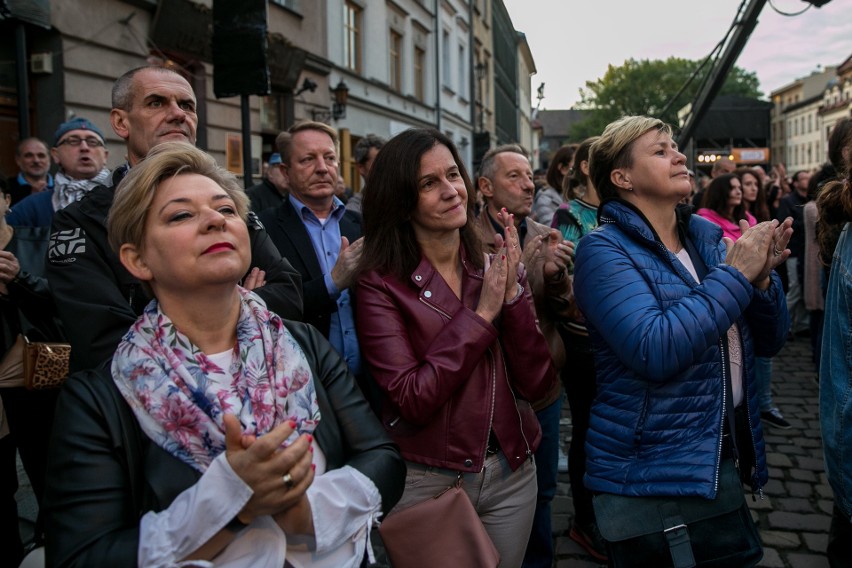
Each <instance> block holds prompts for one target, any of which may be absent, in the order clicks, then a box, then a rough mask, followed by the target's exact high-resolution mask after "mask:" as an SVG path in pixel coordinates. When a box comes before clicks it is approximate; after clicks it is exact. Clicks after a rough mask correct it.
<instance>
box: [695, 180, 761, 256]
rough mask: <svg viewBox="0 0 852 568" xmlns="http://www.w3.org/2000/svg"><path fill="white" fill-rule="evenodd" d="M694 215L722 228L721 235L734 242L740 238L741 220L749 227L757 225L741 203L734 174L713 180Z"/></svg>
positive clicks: (741, 197)
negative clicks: (701, 204) (701, 205)
mask: <svg viewBox="0 0 852 568" xmlns="http://www.w3.org/2000/svg"><path fill="white" fill-rule="evenodd" d="M696 213H697V214H698V215H700V216H701V217H704V218H705V219H708V220H710V221H712V222H713V223H716V224H717V225H719V226H720V227H722V234H723V235H724V236H726V237H728V238H729V239H731V240H734V241H735V240H737V239H738V238H740V237H741V236H742V229H741V228H740V223H739V222H740V221H741V220H745V221H746V222H747V223H748V226H749V227H753V226H754V225H755V224H757V220H756V219H755V218H754V215H752V214H751V213H749V212H748V210H747V208H746V205H745V203H744V202H743V190H742V185H741V184H740V178H738V177H737V176H736V174H726V175H723V176H719V177H717V178H714V179H713V181H711V182H710V185H709V186H707V191H706V192H705V194H704V200H703V207H702V208H701V209H699V210H698V211H697V212H696Z"/></svg>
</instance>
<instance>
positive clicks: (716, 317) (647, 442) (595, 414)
mask: <svg viewBox="0 0 852 568" xmlns="http://www.w3.org/2000/svg"><path fill="white" fill-rule="evenodd" d="M590 157H591V160H590V162H591V163H590V169H591V172H590V173H591V179H592V182H593V183H594V185H595V187H596V188H597V189H598V191H599V193H600V196H601V199H602V201H603V205H602V206H601V208H600V211H599V221H600V227H599V228H598V229H597V230H596V231H594V232H592V233H590V234H589V235H587V236H586V237H585V238H584V239H583V240H582V243H581V245H580V246H579V247H578V249H577V257H576V270H575V280H574V288H575V295H576V298H577V303H578V305H579V307H580V309H581V310H582V311H583V313H584V315H585V317H586V320H587V323H588V328H589V334H590V337H591V339H592V343H593V346H594V349H595V367H596V370H597V395H596V398H595V401H594V403H593V406H592V414H591V421H590V428H589V433H588V437H587V442H586V452H587V456H588V463H587V471H586V476H585V485H586V487H588V488H589V489H590V490H591V491H593V492H594V493H596V494H597V496H596V497H595V500H596V503H595V507H596V511H597V509H598V498H599V497H600V496H601V494H608V495H610V496H613V495H614V496H623V497H625V498H628V499H629V498H646V497H670V498H671V500H672V501H674V502H678V499H683V498H686V499H693V500H695V498H699V499H698V500H699V501H700V500H702V499H703V500H705V501H706V500H717V498H721V497H722V496H721V495H720V493H721V492H722V487H723V486H725V484H724V483H723V481H724V480H725V479H727V477H725V472H727V471H728V470H730V471H732V472H733V471H734V466H735V465H737V466H739V469H740V476H741V477H742V478H743V479H747V480H749V482H750V484H751V486H752V489H753V490H755V491H760V490H761V488H762V486H763V484H765V483H766V481H767V477H768V476H767V470H766V460H765V454H764V443H763V434H762V430H761V427H760V421H759V413H758V407H757V398H756V396H757V394H756V391H755V389H754V385H753V384H752V383H753V379H754V377H753V374H754V371H753V366H754V356H755V354H757V355H761V356H771V355H773V354H775V353H776V352H777V351H778V350H779V349H780V348H781V346H782V345H783V342H784V338H785V337H786V333H787V329H788V327H789V316H788V314H787V310H786V304H785V299H784V292H783V290H782V288H781V282H780V280H779V279H778V276H777V275H776V274H775V273H774V272H773V270H772V269H774V268H775V267H776V266H777V265H778V264H780V263H781V262H783V261H784V259H786V258H787V256H789V251H788V250H787V249H786V246H787V241H788V240H789V238H790V235H791V234H792V229H791V228H790V224H791V222H790V220H787V221H784V222H783V223H780V224H779V223H778V222H777V221H772V222H767V223H761V224H759V225H757V226H755V227H753V228H751V229H748V227H744V235H743V236H742V237H741V238H740V240H738V241H737V242H736V243H733V242H732V241H730V239H724V241H723V239H722V231H721V230H720V229H719V227H718V226H716V225H714V224H712V223H710V222H709V221H706V220H705V219H702V218H700V217H697V216H692V215H691V214H690V213H689V210H688V209H685V208H678V203H679V202H680V200H681V199H682V198H683V197H684V196H685V195H688V194H689V191H690V183H689V174H688V171H687V168H686V164H685V160H686V158H685V156H684V155H683V154H681V153H680V152H678V150H677V146H676V144H675V143H674V142H673V140H672V137H671V129H670V128H669V127H668V126H667V125H666V124H664V123H663V122H661V121H659V120H657V119H653V118H648V117H624V118H622V119H620V120H618V121H616V122H614V123H612V124H610V125H609V126H607V128H606V129H605V130H604V133H603V135H602V136H601V138H600V139H599V140H598V141H597V142H596V143H595V144H594V145H593V146H592V149H591V156H590ZM746 229H747V230H746ZM729 408H735V409H736V410H735V411H733V412H732V413H730V414H734V415H735V416H736V417H737V420H738V421H739V423H740V424H741V426H742V428H736V427H734V419H733V418H732V417H731V418H729V417H728V414H729V413H728V412H727V409H729ZM737 430H742V431H744V432H745V435H743V436H735V435H734V436H732V435H730V433H731V432H736V431H737ZM732 439H738V440H737V442H738V443H736V442H732ZM746 457H751V458H752V459H749V460H747V459H745V458H746ZM737 458H743V459H740V460H738V459H737ZM738 462H739V463H738ZM734 475H735V473H734ZM728 477H730V476H728ZM736 485H737V487H739V484H738V482H736ZM729 493H730V492H729ZM619 498H620V497H619ZM737 498H738V499H742V491H739V496H738V497H737ZM605 501H606V499H604V501H602V502H605ZM645 502H647V500H645ZM640 505H642V500H641V499H639V500H637V501H636V506H637V507H638V506H640ZM742 507H745V502H744V500H743V501H742ZM632 508H634V509H635V507H632ZM628 509H631V507H628ZM743 510H744V511H745V513H744V515H745V516H747V511H748V510H747V509H742V508H741V511H743ZM748 522H750V518H749V521H748ZM599 523H600V524H601V527H600V528H601V531H602V532H603V533H604V536H605V537H607V533H609V534H610V537H609V539H610V540H611V541H612V540H614V537H613V536H612V535H614V534H615V533H618V532H619V531H620V533H623V532H624V531H623V530H621V529H625V527H624V526H623V523H622V525H621V526H609V527H605V526H604V524H605V521H603V520H601V519H599ZM618 523H621V521H617V522H616V524H618ZM610 524H612V523H610ZM746 524H748V523H746ZM664 528H665V527H664ZM614 529H618V530H614ZM746 530H749V531H753V526H751V527H748V528H747V529H746ZM689 532H690V534H692V540H693V544H692V548H693V549H694V552H695V561H696V562H697V563H698V565H703V563H704V561H705V560H708V561H709V559H710V558H719V557H717V556H712V555H713V554H715V553H716V552H717V551H713V550H710V551H709V552H708V551H703V550H698V549H696V543H697V541H698V539H699V537H700V536H701V535H699V534H697V533H698V532H699V529H698V527H697V526H696V527H692V526H690V530H689ZM669 536H671V535H669ZM755 536H756V535H755ZM659 538H660V539H663V540H661V542H662V543H663V544H665V542H666V541H665V538H664V537H663V536H662V533H661V535H660V536H659ZM637 542H638V541H637ZM643 542H644V541H643ZM686 542H687V544H689V540H688V539H687V541H686ZM609 544H610V545H611V546H610V553H611V554H610V559H611V563H612V565H614V566H626V565H636V564H631V562H633V563H636V562H638V563H639V564H638V565H641V564H642V563H643V562H645V563H646V564H645V565H651V564H647V562H652V563H653V565H664V564H658V563H657V560H661V561H665V560H668V561H669V562H671V561H672V559H667V558H661V559H656V558H654V559H651V558H649V557H643V556H642V555H641V554H639V555H637V554H636V550H635V548H634V549H632V550H631V549H630V548H629V547H628V548H627V549H626V550H627V552H625V549H619V548H618V546H615V545H614V544H613V543H612V542H610V543H609ZM672 546H673V545H672ZM720 546H724V545H723V544H720ZM663 552H664V553H665V555H664V556H666V557H667V556H668V551H666V550H665V547H663ZM675 552H676V551H675V550H674V548H672V551H671V553H672V557H673V558H674V557H675V556H676V554H675ZM757 552H758V553H759V543H758V544H757ZM705 554H710V556H705V557H704V560H702V558H700V556H702V555H705ZM758 558H759V557H758ZM674 564H675V565H689V564H678V560H677V559H676V558H675V560H674ZM735 564H736V562H735ZM738 565H742V564H738Z"/></svg>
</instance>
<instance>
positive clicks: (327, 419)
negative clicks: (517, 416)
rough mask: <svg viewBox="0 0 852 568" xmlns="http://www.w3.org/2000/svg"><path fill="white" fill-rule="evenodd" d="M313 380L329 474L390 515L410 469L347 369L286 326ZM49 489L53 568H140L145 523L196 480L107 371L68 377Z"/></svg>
mask: <svg viewBox="0 0 852 568" xmlns="http://www.w3.org/2000/svg"><path fill="white" fill-rule="evenodd" d="M284 323H285V325H286V326H287V329H288V330H289V331H290V333H292V334H293V337H294V338H295V339H296V341H297V342H298V343H299V345H301V346H302V348H303V349H304V351H305V356H306V357H307V359H308V364H309V365H310V367H311V371H312V372H313V374H314V385H315V387H316V394H317V404H318V405H319V409H320V414H321V418H320V423H319V426H317V429H316V431H315V432H314V436H315V438H316V441H317V443H318V444H319V445H320V447H321V448H322V450H323V452H324V453H325V455H326V458H327V460H328V469H329V470H331V469H338V468H340V467H343V466H344V465H349V466H351V467H353V468H355V469H357V470H358V471H360V472H361V473H363V474H364V475H365V476H366V477H368V478H369V479H370V480H371V481H372V482H373V483H374V484H375V485H376V487H377V488H378V490H379V493H381V496H382V511H383V512H384V513H385V514H387V512H388V511H390V510H391V509H392V508H393V506H394V505H396V503H397V501H399V498H400V497H401V496H402V491H403V487H404V484H405V462H404V461H403V459H402V457H401V456H400V453H399V449H398V448H397V447H396V445H395V444H394V443H393V442H392V441H391V440H390V438H389V437H388V435H387V433H386V432H385V429H384V428H383V427H382V425H381V423H380V422H379V420H378V419H377V418H376V416H375V415H374V414H373V413H372V412H371V411H370V409H369V407H368V406H367V402H366V401H365V400H364V397H363V396H362V394H361V392H360V391H359V390H358V388H357V387H356V386H355V380H354V379H353V378H352V375H351V374H350V373H349V369H348V367H347V366H346V362H345V361H343V359H341V358H340V356H339V355H338V354H337V352H336V351H335V350H334V349H333V348H332V347H331V345H330V344H329V343H328V341H326V340H325V339H324V338H323V337H322V336H320V334H319V333H318V332H317V330H315V329H313V328H311V327H310V326H307V325H305V324H303V323H298V322H292V321H287V320H285V321H284ZM48 471H51V472H54V473H55V475H49V476H48V477H47V488H46V489H45V497H44V507H45V533H46V536H47V542H46V551H45V552H46V565H47V566H128V567H130V566H134V567H135V566H136V552H137V550H138V548H139V519H140V517H141V516H142V515H143V514H145V513H146V512H148V511H161V510H163V509H165V508H167V507H168V506H169V505H170V504H171V503H172V501H174V499H175V498H176V497H177V496H178V495H179V494H180V493H181V492H182V491H184V490H185V489H187V488H188V487H190V486H192V485H193V484H195V483H196V481H197V480H198V478H199V477H200V474H199V473H198V472H197V471H196V470H195V469H193V468H192V467H190V466H189V465H187V464H185V463H184V462H182V461H180V460H179V459H177V458H175V457H174V456H172V455H171V454H169V453H167V452H166V451H164V450H162V449H161V448H160V447H159V446H157V445H156V444H154V443H153V442H152V441H151V440H150V439H149V438H148V437H147V436H145V434H144V433H143V432H142V430H141V428H140V426H139V423H138V422H137V421H136V417H135V416H134V415H133V411H132V410H130V407H129V406H128V405H127V403H126V402H125V400H124V398H122V396H121V394H120V393H119V391H118V388H117V387H116V386H115V383H114V382H113V380H112V376H111V375H110V371H109V364H108V363H107V364H105V365H104V366H103V367H101V368H100V369H98V370H94V371H84V372H81V373H76V374H74V375H72V376H71V377H70V378H69V379H68V381H67V382H66V383H65V385H64V386H63V387H62V390H61V391H60V394H59V401H58V403H57V409H56V421H55V423H54V428H53V435H52V436H51V443H50V453H49V455H48Z"/></svg>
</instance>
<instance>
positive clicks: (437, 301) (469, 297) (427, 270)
mask: <svg viewBox="0 0 852 568" xmlns="http://www.w3.org/2000/svg"><path fill="white" fill-rule="evenodd" d="M459 254H460V255H461V262H462V300H461V302H460V301H459V299H458V298H457V297H456V295H455V293H454V292H453V291H452V290H451V289H450V287H449V286H448V285H447V283H446V282H445V281H444V279H443V278H442V277H441V275H440V274H438V271H437V270H435V267H434V266H432V263H431V262H429V260H428V259H427V258H426V257H425V256H421V257H420V263H419V264H418V265H417V268H415V269H414V272H412V273H411V276H409V281H410V282H411V283H412V284H413V285H414V287H415V288H417V289H418V291H419V292H418V294H419V296H420V298H421V299H422V300H424V301H425V302H427V303H429V304H432V305H434V306H435V307H437V308H439V309H441V310H442V311H444V312H446V313H447V314H448V315H450V316H451V315H452V314H454V313H455V312H456V311H457V310H458V309H459V307H460V305H461V303H464V305H466V306H475V305H476V303H477V302H478V296H479V287H478V286H476V287H472V286H470V285H469V284H468V282H469V281H470V280H471V279H476V280H482V272H481V271H480V270H479V269H477V268H476V267H475V266H474V265H473V264H471V263H470V262H469V258H470V256H469V255H468V254H467V251H466V250H465V247H464V244H459Z"/></svg>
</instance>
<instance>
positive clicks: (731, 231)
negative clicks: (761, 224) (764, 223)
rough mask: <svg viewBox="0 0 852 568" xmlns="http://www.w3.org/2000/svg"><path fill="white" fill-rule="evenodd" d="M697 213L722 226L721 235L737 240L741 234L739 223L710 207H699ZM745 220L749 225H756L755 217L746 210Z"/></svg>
mask: <svg viewBox="0 0 852 568" xmlns="http://www.w3.org/2000/svg"><path fill="white" fill-rule="evenodd" d="M697 213H698V215H700V216H701V217H704V218H705V219H707V220H708V221H713V222H714V223H716V224H717V225H719V226H720V227H722V235H723V236H725V237H728V238H730V239H733V240H737V239H738V238H740V237H741V236H743V233H742V231H740V224H739V223H735V222H733V221H729V220H727V219H725V218H724V217H722V216H721V215H719V214H718V213H716V212H715V211H713V210H712V209H704V208H701V209H699V210H698V211H697ZM746 221H748V226H749V227H754V226H755V225H757V219H755V218H754V215H752V214H751V213H749V212H748V211H746Z"/></svg>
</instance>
